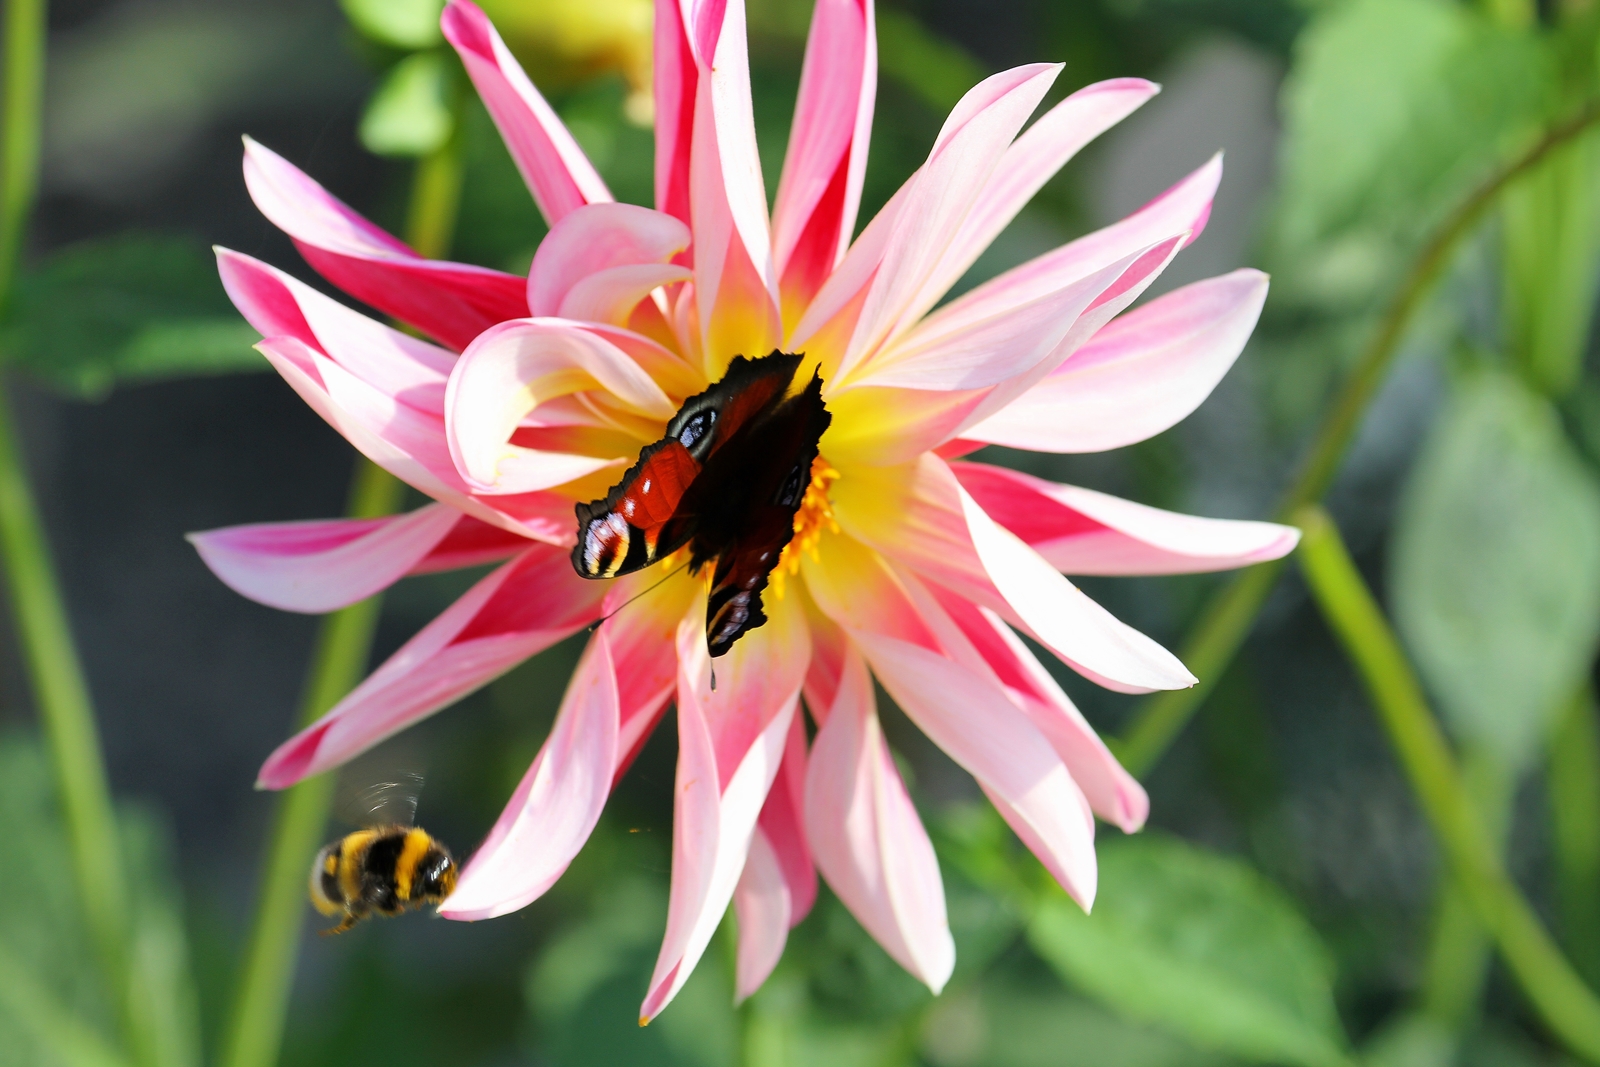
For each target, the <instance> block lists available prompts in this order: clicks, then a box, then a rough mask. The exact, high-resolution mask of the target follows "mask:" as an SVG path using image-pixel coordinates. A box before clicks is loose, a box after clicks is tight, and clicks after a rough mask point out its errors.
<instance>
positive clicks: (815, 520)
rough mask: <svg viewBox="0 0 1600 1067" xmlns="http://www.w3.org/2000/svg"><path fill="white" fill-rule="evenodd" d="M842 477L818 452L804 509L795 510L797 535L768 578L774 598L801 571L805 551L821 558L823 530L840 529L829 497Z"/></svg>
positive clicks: (802, 499)
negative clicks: (819, 546) (818, 544)
mask: <svg viewBox="0 0 1600 1067" xmlns="http://www.w3.org/2000/svg"><path fill="white" fill-rule="evenodd" d="M838 480H839V472H838V471H836V470H834V469H833V467H832V466H831V465H830V464H829V463H828V461H827V460H825V459H823V458H822V457H821V456H818V457H817V458H816V459H814V460H812V461H811V482H810V484H809V485H807V486H806V493H805V496H803V497H802V498H801V499H800V510H799V511H797V512H795V514H794V537H793V538H791V539H790V541H789V543H788V544H786V545H784V546H783V554H782V555H781V556H779V557H778V565H777V566H776V567H773V568H772V575H771V576H770V577H769V578H768V580H767V584H768V587H769V588H770V589H771V590H772V596H773V599H775V600H782V599H783V584H784V581H785V579H786V578H788V576H790V575H794V574H799V573H800V558H801V555H802V554H804V553H808V552H809V553H810V554H811V558H812V559H817V558H818V554H817V543H818V542H819V541H821V540H822V532H823V530H824V529H827V530H831V531H832V532H834V533H838V532H839V523H838V522H837V521H836V520H835V519H834V517H833V502H832V501H831V500H829V499H828V490H829V488H831V487H832V485H833V483H834V482H836V481H838Z"/></svg>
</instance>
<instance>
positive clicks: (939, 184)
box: [841, 64, 1061, 376]
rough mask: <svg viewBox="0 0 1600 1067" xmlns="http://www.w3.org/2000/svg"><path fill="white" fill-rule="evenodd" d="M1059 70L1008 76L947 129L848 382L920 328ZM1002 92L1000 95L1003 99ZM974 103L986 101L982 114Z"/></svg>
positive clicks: (855, 344) (853, 356)
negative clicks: (957, 243)
mask: <svg viewBox="0 0 1600 1067" xmlns="http://www.w3.org/2000/svg"><path fill="white" fill-rule="evenodd" d="M1060 72H1061V68H1060V66H1059V65H1056V66H1052V65H1048V64H1034V65H1031V66H1026V67H1018V68H1016V69H1015V70H1011V71H1005V72H1002V73H1000V74H996V75H993V76H992V77H990V78H988V79H986V80H985V81H983V82H981V83H980V84H979V85H977V86H975V87H974V88H973V89H971V90H970V91H969V92H968V94H967V97H966V98H964V100H963V103H962V104H958V105H957V109H956V111H957V113H961V114H963V115H964V114H965V112H966V111H968V110H970V111H971V114H970V117H965V118H964V119H963V121H960V122H957V116H956V114H952V115H951V118H950V119H949V120H948V121H947V122H946V125H945V132H944V133H941V135H940V137H941V141H940V143H938V144H936V145H935V147H934V149H933V152H932V153H931V154H930V155H929V157H928V161H927V163H925V164H924V165H923V167H922V170H921V171H920V172H918V174H917V177H916V181H915V183H914V184H913V185H912V186H911V189H910V192H909V193H908V194H907V196H906V201H905V204H904V205H903V206H902V207H901V209H900V211H899V213H898V216H897V218H896V220H895V227H894V232H893V233H892V234H891V235H890V237H889V241H888V244H887V246H886V247H885V249H884V253H883V262H882V263H881V264H880V265H879V268H878V273H877V276H876V277H875V278H874V279H873V283H872V287H871V289H870V290H869V291H868V293H867V298H866V303H865V305H864V306H863V307H862V310H861V317H860V319H859V320H858V321H857V323H856V328H855V333H854V334H853V335H852V337H851V339H850V347H849V350H848V351H847V352H846V354H845V358H844V360H843V362H842V364H841V373H842V374H843V375H845V376H848V375H849V374H850V373H851V371H852V370H853V368H854V367H855V366H856V364H857V363H859V362H861V361H862V360H863V359H865V358H867V357H868V356H870V355H871V354H872V353H873V352H874V351H875V350H876V349H877V347H878V345H880V344H881V343H882V342H883V341H884V340H885V339H887V338H889V337H892V336H893V335H894V334H896V333H898V332H899V331H900V330H901V329H903V328H905V327H906V326H908V325H910V323H912V322H915V321H916V320H917V319H919V318H921V317H922V314H923V313H924V312H926V311H927V310H928V307H930V306H931V303H930V304H927V305H925V306H924V305H922V304H921V301H922V300H923V293H924V289H925V287H926V283H927V281H928V279H929V277H930V275H931V274H932V273H933V271H934V269H935V268H936V267H937V265H938V262H939V259H940V257H941V256H943V255H944V253H945V251H946V249H947V248H948V247H949V245H950V242H951V241H952V240H954V239H955V236H956V234H957V233H958V232H959V231H960V229H961V226H962V225H963V224H964V223H965V222H966V219H967V216H968V215H969V214H970V213H971V211H972V210H973V208H974V206H975V204H976V203H977V200H978V197H979V195H980V194H981V193H982V191H983V188H984V186H985V184H986V183H987V182H988V181H989V179H990V176H991V175H993V173H994V171H995V168H996V167H997V166H998V165H999V162H1000V158H1001V156H1002V155H1003V154H1004V152H1005V149H1006V147H1007V146H1008V145H1010V144H1011V141H1012V139H1013V138H1015V137H1016V135H1017V133H1018V131H1020V130H1021V129H1022V125H1023V123H1025V122H1026V121H1027V120H1028V116H1029V115H1031V114H1032V113H1033V110H1034V108H1036V107H1038V106H1039V101H1040V100H1042V99H1044V94H1045V93H1046V92H1048V91H1049V89H1050V86H1051V84H1052V83H1054V81H1055V79H1056V75H1058V74H1059V73H1060ZM997 89H999V90H1000V91H996V90H997ZM968 100H983V101H985V102H984V103H983V105H982V106H981V107H976V106H971V105H968V104H967V103H966V101H968Z"/></svg>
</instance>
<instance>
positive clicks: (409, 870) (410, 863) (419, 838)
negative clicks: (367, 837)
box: [394, 829, 433, 900]
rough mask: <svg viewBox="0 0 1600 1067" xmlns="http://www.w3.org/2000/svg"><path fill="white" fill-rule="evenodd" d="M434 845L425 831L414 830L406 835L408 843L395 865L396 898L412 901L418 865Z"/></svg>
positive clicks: (401, 849) (403, 847)
mask: <svg viewBox="0 0 1600 1067" xmlns="http://www.w3.org/2000/svg"><path fill="white" fill-rule="evenodd" d="M432 845H433V839H432V838H431V837H429V836H428V834H427V831H425V830H416V829H413V830H412V831H411V832H409V833H408V834H406V843H405V844H404V845H403V846H401V848H400V858H399V859H398V860H397V861H395V865H394V886H395V896H396V897H398V898H399V899H401V900H410V899H411V885H412V882H413V880H414V879H415V878H416V874H417V865H418V864H420V863H421V862H422V857H423V856H426V855H427V854H428V849H429V848H430V847H431V846H432Z"/></svg>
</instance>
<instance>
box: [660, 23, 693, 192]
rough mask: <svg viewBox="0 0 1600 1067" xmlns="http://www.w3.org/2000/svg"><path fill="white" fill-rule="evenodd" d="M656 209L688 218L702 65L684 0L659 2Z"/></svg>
mask: <svg viewBox="0 0 1600 1067" xmlns="http://www.w3.org/2000/svg"><path fill="white" fill-rule="evenodd" d="M654 36H655V49H654V57H655V70H654V72H653V75H652V77H653V82H654V89H655V104H656V160H655V188H656V209H657V210H658V211H664V212H666V213H667V214H669V215H672V216H673V217H675V218H678V219H681V220H682V221H683V222H685V223H687V222H688V221H689V217H690V215H689V158H690V155H691V152H690V145H691V143H692V141H693V137H694V107H695V97H696V95H697V87H698V84H699V67H698V65H697V64H696V63H695V57H694V47H693V45H692V44H691V43H690V41H689V31H688V29H687V28H686V26H685V25H684V20H683V5H682V4H680V3H679V0H655V29H654Z"/></svg>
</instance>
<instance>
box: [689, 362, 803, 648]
mask: <svg viewBox="0 0 1600 1067" xmlns="http://www.w3.org/2000/svg"><path fill="white" fill-rule="evenodd" d="M831 419H832V416H830V415H829V414H828V411H827V409H826V408H825V407H824V406H823V403H822V379H820V378H817V377H813V378H812V379H811V381H810V382H809V383H807V385H806V387H805V389H803V390H802V391H801V392H800V393H799V394H797V395H796V396H794V397H792V398H790V399H788V400H786V401H784V402H783V403H782V404H780V405H779V406H778V407H777V408H775V409H774V410H773V411H772V412H771V413H770V414H767V415H765V416H762V417H761V418H759V419H757V420H755V421H753V422H750V423H747V424H746V425H745V426H743V427H741V428H740V429H739V431H738V432H737V433H736V434H735V435H734V436H733V437H732V438H731V439H730V440H729V441H728V444H727V447H726V448H725V449H719V450H718V451H717V452H715V453H714V454H713V455H712V456H710V457H709V458H708V459H707V461H706V465H705V468H704V470H703V471H702V473H701V475H700V477H699V478H697V479H696V480H695V483H694V485H693V486H692V487H691V488H690V491H689V492H688V493H686V494H685V495H684V500H683V502H682V504H680V505H679V513H680V515H684V516H686V517H687V516H692V517H693V521H694V523H695V526H696V531H697V532H696V534H695V537H694V543H693V551H694V560H693V563H694V565H695V566H696V567H698V566H700V565H701V564H702V563H704V562H707V561H709V560H711V559H713V558H714V559H715V560H716V561H717V562H716V568H715V569H714V570H713V571H712V578H711V594H710V598H709V600H708V601H707V603H706V644H707V647H708V648H709V649H710V652H711V655H713V656H721V655H723V654H724V653H726V652H727V651H728V650H729V649H730V648H732V647H733V643H734V642H735V641H737V640H738V639H739V638H740V637H741V636H742V635H744V634H745V633H746V632H747V631H749V630H753V629H755V628H756V627H757V626H760V625H761V624H762V623H764V622H766V621H767V616H766V613H765V612H764V611H762V605H761V593H762V590H764V589H765V588H766V587H767V578H768V576H769V575H770V574H771V573H772V569H773V568H774V567H776V566H777V565H778V560H779V558H780V557H781V556H782V555H783V549H784V546H785V545H787V544H788V543H789V541H790V540H791V539H793V537H794V520H795V515H796V514H797V513H798V512H799V510H800V504H801V501H802V500H803V499H804V498H805V491H806V486H807V485H808V484H810V481H811V464H812V462H813V461H814V460H815V459H816V458H817V444H818V442H819V441H820V440H821V438H822V433H823V431H824V430H826V429H827V428H828V423H829V422H830V421H831ZM677 521H678V516H674V518H673V522H674V523H675V522H677Z"/></svg>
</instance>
